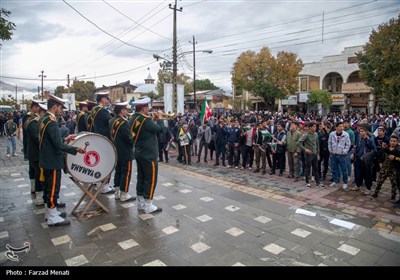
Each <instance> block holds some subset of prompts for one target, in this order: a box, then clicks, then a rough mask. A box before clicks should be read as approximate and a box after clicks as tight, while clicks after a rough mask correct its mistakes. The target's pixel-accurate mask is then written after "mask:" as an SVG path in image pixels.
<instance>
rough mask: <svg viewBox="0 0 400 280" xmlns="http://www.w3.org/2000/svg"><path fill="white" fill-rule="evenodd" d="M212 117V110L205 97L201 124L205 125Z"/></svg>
mask: <svg viewBox="0 0 400 280" xmlns="http://www.w3.org/2000/svg"><path fill="white" fill-rule="evenodd" d="M210 117H211V108H210V107H208V103H207V100H206V98H205V97H204V103H203V106H201V124H203V123H204V121H207V120H208V119H209V118H210Z"/></svg>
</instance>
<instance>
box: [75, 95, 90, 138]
mask: <svg viewBox="0 0 400 280" xmlns="http://www.w3.org/2000/svg"><path fill="white" fill-rule="evenodd" d="M87 114H88V104H87V102H86V101H80V102H79V114H78V117H77V118H76V124H77V129H78V132H82V131H87V130H88V128H87V122H86V115H87Z"/></svg>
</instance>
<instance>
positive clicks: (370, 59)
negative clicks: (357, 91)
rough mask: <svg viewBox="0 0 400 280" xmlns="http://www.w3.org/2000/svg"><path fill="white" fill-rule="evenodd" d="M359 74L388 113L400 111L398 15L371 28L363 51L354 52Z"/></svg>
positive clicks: (399, 35) (399, 33) (399, 37)
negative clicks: (381, 101) (381, 98)
mask: <svg viewBox="0 0 400 280" xmlns="http://www.w3.org/2000/svg"><path fill="white" fill-rule="evenodd" d="M357 58H358V63H359V66H360V73H361V77H362V78H363V79H365V80H366V82H367V85H368V86H370V87H372V88H373V89H374V92H375V96H376V97H383V99H384V103H383V104H381V105H383V106H384V108H385V109H386V110H388V111H390V112H399V111H400V98H399V93H400V16H399V17H398V18H397V19H394V18H393V19H391V20H389V22H387V23H384V24H382V25H380V26H379V27H378V29H377V30H373V31H372V33H371V35H370V37H369V42H368V43H367V44H366V45H365V46H364V48H363V51H362V52H359V53H357Z"/></svg>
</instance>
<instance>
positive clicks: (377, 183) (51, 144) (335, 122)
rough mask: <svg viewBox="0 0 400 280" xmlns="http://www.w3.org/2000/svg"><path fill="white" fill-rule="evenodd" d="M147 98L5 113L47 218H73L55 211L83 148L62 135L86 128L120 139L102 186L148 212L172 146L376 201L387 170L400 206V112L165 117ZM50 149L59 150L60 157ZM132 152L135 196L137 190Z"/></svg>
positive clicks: (6, 129)
mask: <svg viewBox="0 0 400 280" xmlns="http://www.w3.org/2000/svg"><path fill="white" fill-rule="evenodd" d="M149 102H150V100H149V99H148V98H146V99H143V100H139V101H138V102H136V106H135V110H136V111H135V113H134V114H129V109H128V108H127V102H123V103H114V104H111V103H110V98H109V97H108V95H107V94H98V95H97V99H96V102H94V101H85V102H80V103H79V110H78V111H76V112H72V111H71V112H68V111H65V110H63V108H64V109H65V107H64V106H63V102H62V100H61V99H58V98H56V97H54V96H51V98H50V99H49V100H48V102H47V107H46V106H45V104H43V103H41V102H35V101H34V102H32V106H31V110H30V112H29V113H25V114H24V113H22V114H21V113H19V112H14V113H13V114H8V115H3V116H0V119H1V120H2V123H3V125H1V128H2V129H1V135H4V136H5V138H6V141H7V157H10V156H11V155H13V156H16V155H17V154H16V138H17V135H18V131H19V128H22V135H23V152H24V157H25V159H26V160H29V166H30V168H29V178H30V179H31V191H32V192H36V199H35V203H36V205H43V204H45V205H46V207H47V209H48V211H47V214H48V215H46V217H47V221H48V224H49V225H66V224H69V221H68V220H67V219H66V218H65V213H61V212H58V211H57V207H63V206H65V204H64V205H63V203H61V202H59V201H58V193H59V191H60V190H59V187H60V182H61V170H62V169H63V168H64V160H63V154H64V153H65V152H66V153H71V154H76V153H84V152H85V151H84V150H83V149H82V148H81V147H71V146H69V145H66V144H64V142H69V141H72V140H73V139H74V137H75V133H78V132H85V131H88V132H93V133H98V134H101V135H103V136H104V137H107V138H108V139H110V141H111V142H112V143H113V144H114V146H115V147H116V151H117V159H118V160H117V163H116V169H115V171H114V186H111V185H110V183H109V182H110V177H108V178H106V182H104V184H103V186H104V188H103V190H102V193H115V199H116V200H118V201H120V202H121V203H124V202H127V201H132V200H135V199H136V198H137V200H138V203H137V205H138V211H143V212H145V213H154V212H160V211H162V209H161V208H160V207H157V206H155V205H154V204H153V201H152V199H153V195H154V191H155V188H156V184H157V176H158V162H165V163H169V161H170V157H169V150H170V149H171V147H174V146H177V161H178V162H179V163H182V164H184V165H186V164H187V165H192V164H194V163H196V164H202V163H201V162H204V163H208V161H213V162H214V163H213V165H214V166H216V167H217V166H219V167H225V168H232V169H237V170H239V169H240V170H250V171H251V172H255V173H258V172H260V173H261V175H264V176H265V178H266V179H267V178H268V177H269V176H286V177H288V178H292V179H293V180H294V182H297V181H299V180H302V179H303V178H304V179H305V186H306V187H308V188H311V187H312V185H311V182H312V181H315V184H316V186H317V187H337V186H338V185H339V183H340V182H342V184H341V188H342V189H344V190H346V191H359V192H362V193H363V194H364V195H366V196H369V197H370V199H372V200H373V199H376V198H377V197H378V195H379V192H380V190H381V188H382V185H383V183H384V182H385V180H386V179H387V178H389V179H390V182H391V197H390V199H391V201H392V202H393V203H394V204H393V207H395V208H399V207H400V197H398V193H399V194H400V142H399V139H400V131H399V130H400V119H399V117H398V116H396V115H394V114H393V115H388V114H382V115H376V114H375V115H366V114H362V113H353V114H340V113H333V114H328V115H326V116H323V117H321V116H318V115H315V114H303V115H300V114H296V113H292V114H291V113H272V112H268V111H260V112H252V111H240V112H236V111H232V110H222V111H221V110H218V111H214V112H213V114H212V115H211V117H210V118H208V119H204V116H201V115H200V113H199V112H198V111H186V112H185V114H178V115H177V116H176V117H174V118H169V119H164V118H163V117H164V116H165V115H163V113H162V112H161V111H157V112H154V113H150V111H149V110H150V109H149V106H148V105H149V104H148V103H149ZM111 105H112V106H111ZM110 109H111V110H110ZM43 143H45V144H43ZM46 155H52V156H53V155H56V158H57V160H54V159H53V158H54V156H53V157H50V156H46ZM48 158H52V160H48ZM192 158H193V161H192ZM134 159H135V160H136V163H137V180H136V196H132V195H130V194H129V183H130V180H131V172H132V162H133V160H134ZM267 164H268V170H267ZM267 173H268V174H267ZM328 175H329V177H328ZM260 178H262V177H260ZM328 179H330V181H328ZM352 179H354V180H353V181H352ZM102 183H103V182H102Z"/></svg>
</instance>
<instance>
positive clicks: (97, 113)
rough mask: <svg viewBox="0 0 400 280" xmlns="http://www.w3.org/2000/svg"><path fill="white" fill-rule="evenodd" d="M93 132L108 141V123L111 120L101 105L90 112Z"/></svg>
mask: <svg viewBox="0 0 400 280" xmlns="http://www.w3.org/2000/svg"><path fill="white" fill-rule="evenodd" d="M91 118H92V125H93V132H94V133H98V134H101V135H103V136H105V137H107V138H108V139H110V129H109V126H108V123H109V122H110V119H111V114H110V112H108V110H107V109H106V108H104V106H102V105H98V106H96V107H94V108H93V110H92V112H91Z"/></svg>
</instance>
